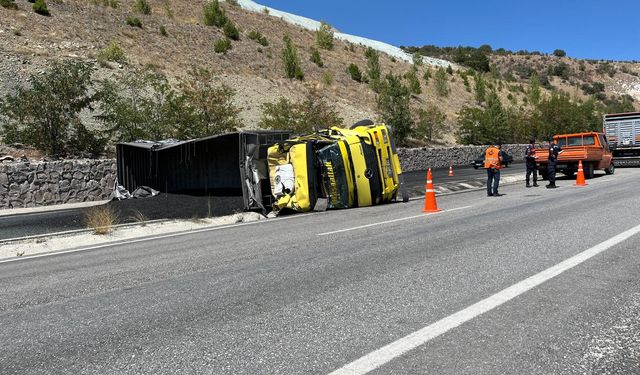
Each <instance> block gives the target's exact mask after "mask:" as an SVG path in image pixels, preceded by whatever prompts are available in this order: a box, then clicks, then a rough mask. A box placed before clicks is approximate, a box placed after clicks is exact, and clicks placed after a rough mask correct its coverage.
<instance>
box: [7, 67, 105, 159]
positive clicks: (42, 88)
mask: <svg viewBox="0 0 640 375" xmlns="http://www.w3.org/2000/svg"><path fill="white" fill-rule="evenodd" d="M93 71H94V67H93V65H91V64H87V63H80V62H62V63H58V62H54V63H53V64H52V66H51V68H49V69H48V70H46V71H45V72H44V74H42V75H32V76H31V77H30V79H29V81H30V82H31V87H29V88H25V87H21V86H18V87H16V88H15V94H8V95H6V96H5V97H4V98H2V99H0V129H1V130H2V135H3V136H4V141H5V142H8V143H12V142H19V143H24V144H27V145H31V146H34V147H36V148H38V149H39V150H42V151H44V152H46V153H47V154H49V155H68V154H74V153H84V152H89V153H93V154H96V153H99V152H101V151H102V148H103V147H104V144H105V143H104V141H103V139H102V138H101V137H99V136H98V135H94V134H93V133H91V132H90V131H89V130H88V129H87V128H86V127H85V125H84V123H83V122H82V118H81V116H80V113H81V112H82V111H85V110H90V109H91V105H92V103H93V102H94V96H93V95H92V94H91V93H90V86H91V78H92V74H93Z"/></svg>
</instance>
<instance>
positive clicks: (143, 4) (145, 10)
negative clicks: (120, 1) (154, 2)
mask: <svg viewBox="0 0 640 375" xmlns="http://www.w3.org/2000/svg"><path fill="white" fill-rule="evenodd" d="M135 9H136V11H137V12H139V13H142V14H146V15H149V14H151V5H149V3H148V2H147V0H136V5H135Z"/></svg>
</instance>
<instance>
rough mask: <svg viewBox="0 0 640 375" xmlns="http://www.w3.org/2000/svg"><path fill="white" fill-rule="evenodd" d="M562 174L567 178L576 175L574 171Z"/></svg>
mask: <svg viewBox="0 0 640 375" xmlns="http://www.w3.org/2000/svg"><path fill="white" fill-rule="evenodd" d="M562 173H563V174H564V175H565V176H567V177H573V174H574V173H575V172H574V171H565V172H562Z"/></svg>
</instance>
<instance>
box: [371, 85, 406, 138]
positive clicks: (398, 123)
mask: <svg viewBox="0 0 640 375" xmlns="http://www.w3.org/2000/svg"><path fill="white" fill-rule="evenodd" d="M410 99H411V94H410V93H409V89H408V88H407V87H406V86H405V85H403V84H402V80H401V78H400V77H398V76H395V75H393V74H387V76H386V77H385V80H384V81H383V82H382V83H381V90H380V94H379V95H378V100H377V107H378V115H379V116H380V120H381V121H382V122H384V123H385V124H387V125H389V126H390V127H391V135H392V136H393V138H394V139H395V141H396V143H397V144H398V145H404V144H405V141H406V139H407V137H408V136H409V135H410V134H411V128H412V127H413V118H412V117H411V109H410V107H409V101H410Z"/></svg>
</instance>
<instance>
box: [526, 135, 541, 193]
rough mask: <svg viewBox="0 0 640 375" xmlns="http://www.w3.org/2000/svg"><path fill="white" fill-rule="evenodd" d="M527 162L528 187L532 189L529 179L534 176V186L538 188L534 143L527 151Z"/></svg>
mask: <svg viewBox="0 0 640 375" xmlns="http://www.w3.org/2000/svg"><path fill="white" fill-rule="evenodd" d="M524 158H525V161H526V163H527V187H531V185H530V184H529V179H530V177H531V174H533V186H538V169H537V168H536V148H535V146H534V144H533V142H531V143H529V145H528V146H527V150H526V151H525V157H524Z"/></svg>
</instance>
